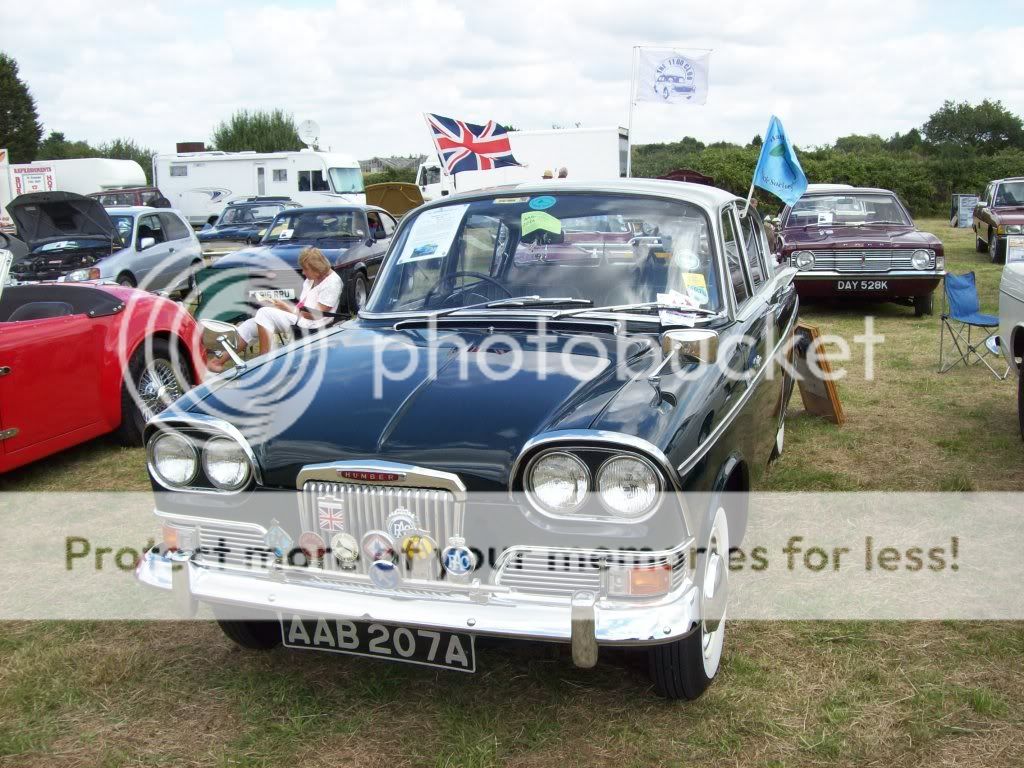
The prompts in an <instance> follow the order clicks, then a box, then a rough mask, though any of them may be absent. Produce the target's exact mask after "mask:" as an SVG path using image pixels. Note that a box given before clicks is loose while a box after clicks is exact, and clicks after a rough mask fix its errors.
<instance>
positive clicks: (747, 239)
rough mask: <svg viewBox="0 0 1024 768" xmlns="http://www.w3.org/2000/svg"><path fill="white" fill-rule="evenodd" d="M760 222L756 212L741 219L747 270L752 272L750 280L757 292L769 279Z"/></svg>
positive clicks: (750, 212) (751, 212)
mask: <svg viewBox="0 0 1024 768" xmlns="http://www.w3.org/2000/svg"><path fill="white" fill-rule="evenodd" d="M760 224H761V222H760V220H759V219H758V218H757V213H756V212H755V211H749V212H748V213H747V215H746V216H744V217H743V218H741V219H740V229H741V230H742V232H743V244H744V245H745V246H746V251H747V270H748V271H749V272H750V279H751V281H752V282H753V284H754V290H755V291H757V290H758V289H759V288H760V287H761V286H762V285H764V284H765V281H766V280H767V279H768V273H767V271H766V269H765V255H764V246H763V244H762V239H761V231H760V230H761V228H760Z"/></svg>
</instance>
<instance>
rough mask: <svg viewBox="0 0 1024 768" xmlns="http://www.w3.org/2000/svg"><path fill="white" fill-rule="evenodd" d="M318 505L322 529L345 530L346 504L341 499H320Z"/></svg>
mask: <svg viewBox="0 0 1024 768" xmlns="http://www.w3.org/2000/svg"><path fill="white" fill-rule="evenodd" d="M316 507H317V516H318V518H319V522H320V529H321V530H324V531H344V530H345V504H344V502H342V500H341V499H335V498H327V499H318V500H317V502H316Z"/></svg>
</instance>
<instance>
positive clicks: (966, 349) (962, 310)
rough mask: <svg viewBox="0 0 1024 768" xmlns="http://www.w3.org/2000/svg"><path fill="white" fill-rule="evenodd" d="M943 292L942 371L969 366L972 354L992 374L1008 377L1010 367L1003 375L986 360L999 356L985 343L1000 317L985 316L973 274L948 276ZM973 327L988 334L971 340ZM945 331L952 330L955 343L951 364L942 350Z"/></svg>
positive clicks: (997, 376) (940, 364)
mask: <svg viewBox="0 0 1024 768" xmlns="http://www.w3.org/2000/svg"><path fill="white" fill-rule="evenodd" d="M942 294H943V295H942V324H941V325H940V326H939V373H945V372H946V371H948V370H950V369H951V368H953V367H955V366H957V365H959V364H960V363H963V364H964V365H965V366H970V364H971V356H972V355H973V356H974V357H975V358H977V359H978V360H980V361H981V362H982V363H984V364H985V367H986V368H988V369H989V370H990V371H992V375H993V376H995V377H996V378H997V379H1000V380H1002V379H1005V378H1006V376H1007V374H1008V373H1009V372H1010V368H1009V366H1007V368H1006V370H1005V371H1004V372H1003V373H1002V374H1000V373H999V371H997V370H996V369H995V368H993V367H992V365H991V363H989V361H988V360H987V359H986V358H989V357H995V356H996V355H995V354H994V353H993V352H992V350H991V348H990V347H988V346H987V345H986V343H985V342H986V341H988V340H989V338H990V337H991V336H992V335H993V334H994V333H995V332H996V331H997V330H998V328H999V318H998V317H996V316H995V315H986V314H984V313H983V312H982V311H981V302H980V301H978V286H977V283H976V282H975V280H974V273H973V272H968V273H967V274H964V275H946V277H945V280H944V283H943V292H942ZM974 328H978V329H981V330H982V331H983V332H984V333H985V337H984V338H982V339H981V340H980V341H978V342H977V343H975V342H974V340H972V339H971V330H972V329H974ZM946 332H948V333H949V337H950V339H951V340H952V342H953V352H952V353H951V356H952V358H953V359H952V360H951V361H950V362H949V363H946V361H945V356H944V349H943V347H944V342H945V340H946ZM975 338H977V336H975Z"/></svg>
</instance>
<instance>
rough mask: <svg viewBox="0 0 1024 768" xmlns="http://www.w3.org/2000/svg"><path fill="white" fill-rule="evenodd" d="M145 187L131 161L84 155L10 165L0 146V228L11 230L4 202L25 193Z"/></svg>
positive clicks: (80, 192) (143, 176)
mask: <svg viewBox="0 0 1024 768" xmlns="http://www.w3.org/2000/svg"><path fill="white" fill-rule="evenodd" d="M144 186H146V173H145V171H143V170H142V166H141V165H139V164H138V163H137V162H135V161H134V160H111V159H109V158H106V157H83V158H79V159H74V160H37V161H35V162H33V163H17V164H15V165H11V164H9V163H8V162H7V150H5V149H0V230H3V231H5V232H13V231H14V221H13V220H12V219H11V217H10V214H9V213H8V212H7V204H8V203H9V202H11V200H13V199H14V198H16V197H17V196H18V195H24V194H27V193H28V192H74V193H75V194H78V195H88V194H90V193H92V192H103V191H105V190H108V189H123V188H125V187H144Z"/></svg>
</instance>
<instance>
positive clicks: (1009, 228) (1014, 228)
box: [1005, 224, 1024, 235]
mask: <svg viewBox="0 0 1024 768" xmlns="http://www.w3.org/2000/svg"><path fill="white" fill-rule="evenodd" d="M1005 229H1006V234H1008V235H1019V234H1020V233H1021V231H1022V230H1024V227H1021V225H1020V224H1007V225H1006V227H1005Z"/></svg>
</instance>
